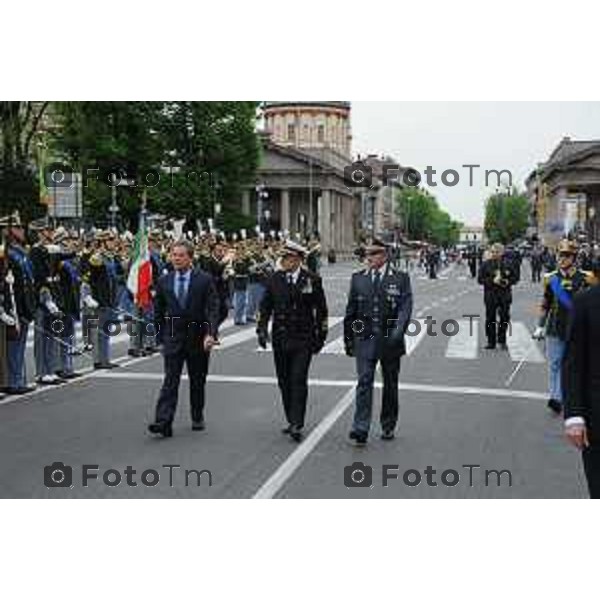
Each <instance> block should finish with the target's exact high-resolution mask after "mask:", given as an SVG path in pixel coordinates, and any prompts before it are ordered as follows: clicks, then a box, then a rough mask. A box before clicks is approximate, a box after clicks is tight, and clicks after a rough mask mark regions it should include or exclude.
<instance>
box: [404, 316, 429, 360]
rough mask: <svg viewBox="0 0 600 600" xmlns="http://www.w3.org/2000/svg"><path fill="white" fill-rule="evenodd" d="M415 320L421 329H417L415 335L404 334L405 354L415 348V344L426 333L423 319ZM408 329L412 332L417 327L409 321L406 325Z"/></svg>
mask: <svg viewBox="0 0 600 600" xmlns="http://www.w3.org/2000/svg"><path fill="white" fill-rule="evenodd" d="M417 321H418V322H419V325H420V326H421V330H420V331H419V333H418V334H417V335H408V334H407V335H405V336H404V341H405V343H406V355H407V356H410V355H411V354H412V353H413V352H414V351H415V350H416V348H417V346H418V345H419V343H420V342H421V340H422V339H423V338H424V337H425V334H426V333H427V327H426V326H425V325H424V323H425V319H417ZM408 329H409V331H410V332H412V333H414V332H415V331H416V330H417V328H416V326H415V325H414V324H413V323H411V324H409V326H408Z"/></svg>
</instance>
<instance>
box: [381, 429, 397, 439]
mask: <svg viewBox="0 0 600 600" xmlns="http://www.w3.org/2000/svg"><path fill="white" fill-rule="evenodd" d="M395 437H396V434H395V433H394V430H393V429H389V430H385V431H384V432H383V433H382V434H381V439H382V440H385V441H386V442H389V441H391V440H393V439H394V438H395Z"/></svg>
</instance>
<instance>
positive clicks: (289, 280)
mask: <svg viewBox="0 0 600 600" xmlns="http://www.w3.org/2000/svg"><path fill="white" fill-rule="evenodd" d="M287 280H288V285H294V276H293V275H292V274H291V273H289V274H288V276H287Z"/></svg>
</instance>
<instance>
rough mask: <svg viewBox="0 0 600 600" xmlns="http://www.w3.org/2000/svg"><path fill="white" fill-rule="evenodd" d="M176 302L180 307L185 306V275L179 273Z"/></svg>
mask: <svg viewBox="0 0 600 600" xmlns="http://www.w3.org/2000/svg"><path fill="white" fill-rule="evenodd" d="M177 300H179V304H181V305H182V306H183V305H184V304H185V275H184V274H183V273H180V275H179V278H178V279H177Z"/></svg>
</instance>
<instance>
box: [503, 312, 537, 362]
mask: <svg viewBox="0 0 600 600" xmlns="http://www.w3.org/2000/svg"><path fill="white" fill-rule="evenodd" d="M510 326H511V327H512V332H511V331H510V330H509V332H508V335H507V336H506V344H507V346H508V351H509V352H510V357H511V359H512V360H514V361H517V362H518V361H521V360H525V362H530V363H538V364H541V363H544V362H545V360H546V359H545V358H544V355H543V354H542V353H541V352H540V349H539V348H538V346H537V344H536V342H535V340H533V339H531V333H530V332H529V330H528V329H527V327H525V325H524V324H523V323H522V322H520V321H517V322H516V323H511V325H510Z"/></svg>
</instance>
